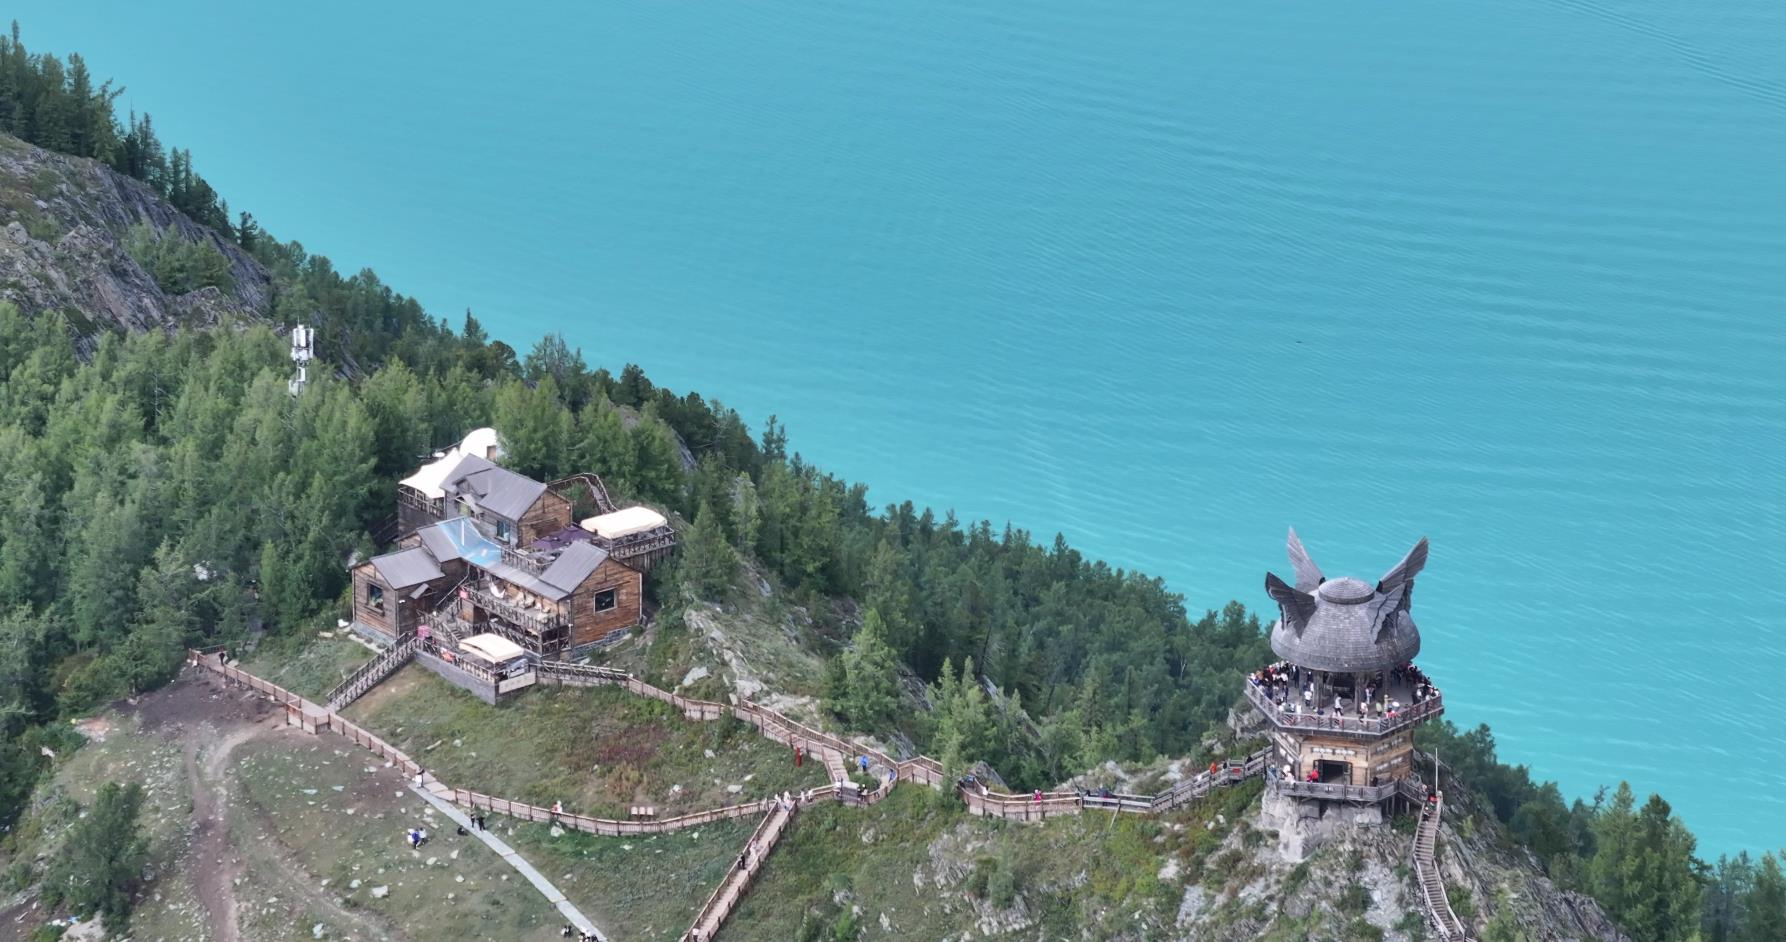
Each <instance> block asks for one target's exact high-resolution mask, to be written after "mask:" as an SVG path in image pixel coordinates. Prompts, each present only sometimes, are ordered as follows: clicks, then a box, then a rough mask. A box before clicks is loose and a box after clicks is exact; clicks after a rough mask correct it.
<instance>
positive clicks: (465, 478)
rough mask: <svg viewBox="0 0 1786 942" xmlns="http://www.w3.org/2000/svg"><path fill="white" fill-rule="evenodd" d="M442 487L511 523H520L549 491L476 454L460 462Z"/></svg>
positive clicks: (532, 480) (447, 474)
mask: <svg viewBox="0 0 1786 942" xmlns="http://www.w3.org/2000/svg"><path fill="white" fill-rule="evenodd" d="M440 486H441V490H443V491H445V492H446V493H448V494H452V495H455V496H463V497H470V498H472V499H473V500H474V501H476V502H477V505H478V506H479V507H481V508H483V509H485V510H488V511H490V512H491V513H493V514H496V515H497V516H499V517H506V518H508V519H509V520H520V519H521V516H522V515H523V514H525V513H527V508H529V507H532V506H533V502H534V501H536V500H539V499H540V495H541V494H544V493H545V492H546V485H544V484H541V483H540V482H538V481H535V480H534V479H532V478H529V477H524V476H522V475H519V474H516V473H515V472H513V471H510V470H509V469H507V468H504V467H501V466H498V465H495V464H492V463H490V462H489V461H487V460H485V459H483V458H480V457H478V456H477V455H466V456H465V457H463V458H461V459H459V463H458V464H456V465H453V469H452V470H451V471H448V472H447V473H446V477H445V478H444V479H443V480H442V481H441V482H440Z"/></svg>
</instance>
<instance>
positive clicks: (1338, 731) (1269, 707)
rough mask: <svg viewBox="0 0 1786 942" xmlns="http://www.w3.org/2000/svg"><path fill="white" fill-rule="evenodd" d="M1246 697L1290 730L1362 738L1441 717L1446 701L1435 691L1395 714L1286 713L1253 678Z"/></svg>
mask: <svg viewBox="0 0 1786 942" xmlns="http://www.w3.org/2000/svg"><path fill="white" fill-rule="evenodd" d="M1245 687H1246V698H1247V699H1248V700H1250V701H1252V704H1253V706H1254V707H1255V708H1256V709H1258V711H1259V712H1260V713H1261V714H1263V715H1264V716H1265V718H1266V719H1267V720H1269V721H1271V724H1272V725H1273V726H1276V727H1277V728H1278V729H1281V730H1284V731H1285V732H1291V733H1320V734H1322V735H1338V736H1355V737H1358V738H1361V739H1375V738H1377V737H1379V736H1384V735H1387V734H1389V733H1393V732H1396V731H1397V730H1401V729H1405V728H1407V727H1410V726H1413V725H1414V724H1416V723H1421V722H1424V721H1426V720H1429V719H1432V718H1433V717H1435V716H1438V715H1439V714H1440V713H1443V712H1445V700H1444V698H1443V697H1442V696H1439V695H1437V694H1434V695H1433V696H1430V697H1427V698H1426V699H1425V700H1422V701H1421V702H1419V703H1416V704H1413V705H1411V706H1406V707H1403V708H1402V709H1400V710H1398V711H1396V714H1395V715H1394V716H1368V717H1364V718H1362V719H1360V718H1359V717H1358V716H1357V715H1355V714H1352V715H1346V714H1336V713H1334V712H1333V711H1332V710H1328V711H1326V713H1325V715H1320V714H1315V713H1311V712H1308V711H1306V710H1305V711H1303V712H1300V713H1286V712H1284V710H1283V709H1282V708H1281V707H1279V706H1278V705H1277V704H1276V703H1274V702H1272V699H1271V697H1270V696H1269V695H1268V694H1266V692H1265V690H1264V689H1263V688H1261V687H1258V686H1256V685H1255V684H1253V683H1252V682H1251V681H1248V682H1247V683H1246V684H1245Z"/></svg>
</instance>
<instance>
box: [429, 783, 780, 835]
mask: <svg viewBox="0 0 1786 942" xmlns="http://www.w3.org/2000/svg"><path fill="white" fill-rule="evenodd" d="M451 792H452V793H451V795H450V796H443V797H450V799H451V800H452V802H453V803H454V804H456V805H463V806H465V807H467V808H476V809H481V810H484V811H491V812H495V813H496V814H505V815H508V816H509V817H511V818H519V819H521V820H523V821H534V822H537V823H540V824H556V825H558V826H560V827H563V828H567V829H570V830H576V831H582V832H583V833H585V834H597V835H600V836H602V837H625V836H629V835H635V834H665V833H668V832H670V831H680V830H683V829H685V828H692V827H700V826H701V825H703V824H711V823H712V822H714V821H729V820H731V819H733V818H742V817H746V816H748V815H753V814H762V813H763V812H765V811H767V810H769V809H770V808H773V807H775V801H774V799H768V798H765V799H762V800H759V801H747V802H742V803H740V804H736V805H725V806H723V807H719V808H710V809H707V810H705V811H694V812H690V813H688V814H684V815H677V816H676V817H673V818H659V819H657V820H651V821H618V820H614V819H612V818H596V817H591V816H589V815H584V814H572V813H570V812H567V811H560V812H556V813H554V812H553V811H552V809H550V808H542V807H540V806H539V805H530V804H527V803H526V802H521V801H510V800H509V799H506V798H495V797H492V796H490V795H484V794H480V793H478V792H474V791H468V790H466V789H463V788H455V789H452V790H451Z"/></svg>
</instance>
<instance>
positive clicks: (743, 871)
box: [682, 804, 796, 942]
mask: <svg viewBox="0 0 1786 942" xmlns="http://www.w3.org/2000/svg"><path fill="white" fill-rule="evenodd" d="M795 807H796V806H784V805H779V804H778V805H776V806H775V807H774V808H773V809H771V810H770V812H769V813H768V814H766V815H764V816H763V823H762V824H760V825H758V826H757V829H756V832H755V833H753V834H752V835H751V836H750V840H749V841H746V842H745V844H744V850H743V851H741V852H740V853H739V855H738V860H737V862H736V863H735V864H734V865H733V866H732V869H731V870H729V871H727V873H726V878H725V879H724V880H723V881H721V882H720V884H719V887H718V888H716V889H715V890H714V891H713V895H712V896H709V897H707V905H705V906H702V907H701V912H700V914H699V915H697V916H695V921H694V924H693V925H691V926H689V927H688V931H687V932H684V933H683V934H682V942H712V939H713V937H714V936H716V935H718V934H719V928H720V927H721V926H723V925H725V922H726V919H727V917H729V916H731V915H732V910H734V909H737V908H738V904H739V903H740V902H742V901H743V900H744V894H745V893H746V892H748V891H749V890H750V884H751V882H752V881H754V880H755V879H756V877H757V873H758V871H760V870H762V869H763V861H765V860H767V859H769V852H770V851H772V850H774V849H775V845H776V843H777V842H778V841H780V840H781V835H782V833H783V832H784V831H786V830H787V827H788V822H790V821H792V820H793V819H794V808H795Z"/></svg>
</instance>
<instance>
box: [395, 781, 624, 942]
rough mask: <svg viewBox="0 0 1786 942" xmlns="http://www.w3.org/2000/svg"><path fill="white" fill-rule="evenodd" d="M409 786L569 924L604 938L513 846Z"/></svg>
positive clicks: (439, 799) (430, 794)
mask: <svg viewBox="0 0 1786 942" xmlns="http://www.w3.org/2000/svg"><path fill="white" fill-rule="evenodd" d="M409 790H410V791H412V792H415V793H416V794H418V795H420V796H422V797H423V798H425V799H427V801H428V803H429V804H431V805H433V806H434V807H435V808H436V809H438V810H439V811H440V813H442V814H444V815H446V816H447V817H448V818H450V819H452V821H453V823H455V824H457V825H459V826H460V827H462V828H464V829H465V830H467V831H469V832H471V833H472V834H475V835H477V837H478V839H479V840H482V841H483V842H484V843H485V844H488V845H490V849H491V850H493V851H495V852H496V853H497V854H498V855H499V856H501V857H502V859H503V860H506V861H508V864H509V866H511V867H514V868H515V869H516V870H517V871H519V872H520V874H521V875H522V876H524V877H526V878H527V882H529V883H532V884H533V886H534V888H535V889H537V890H539V891H540V893H541V894H542V895H544V896H545V897H546V902H548V903H551V904H552V905H553V906H556V907H558V911H559V912H561V913H563V914H564V918H565V919H568V920H570V923H571V925H574V926H576V927H577V928H578V929H581V930H582V931H584V932H586V933H589V934H590V935H593V936H595V938H597V939H599V940H600V942H608V937H607V936H605V935H602V932H601V930H600V929H597V928H596V927H595V923H593V922H590V921H589V918H588V917H587V916H584V915H583V913H582V912H581V911H579V910H578V909H577V907H576V906H575V905H573V904H572V903H571V901H570V900H567V899H565V898H564V894H563V893H560V892H558V887H555V886H553V885H552V881H551V880H548V879H546V878H545V876H544V875H543V874H541V873H540V872H539V871H538V870H535V869H533V864H530V863H528V862H527V861H526V860H524V859H523V858H522V857H521V855H520V854H518V853H516V852H515V849H514V848H513V847H510V846H509V845H508V844H507V843H506V842H505V841H503V839H502V838H500V837H497V836H496V835H495V834H493V833H491V832H490V831H487V830H486V831H480V830H478V829H477V828H474V827H472V826H471V819H470V818H467V817H466V816H465V813H464V812H462V811H460V810H459V808H458V807H457V806H456V805H454V804H453V803H452V802H450V801H448V800H446V799H445V798H442V797H440V796H439V795H436V794H435V793H434V792H432V791H430V790H428V789H426V788H423V787H421V786H419V785H417V784H415V783H414V782H410V784H409Z"/></svg>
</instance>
